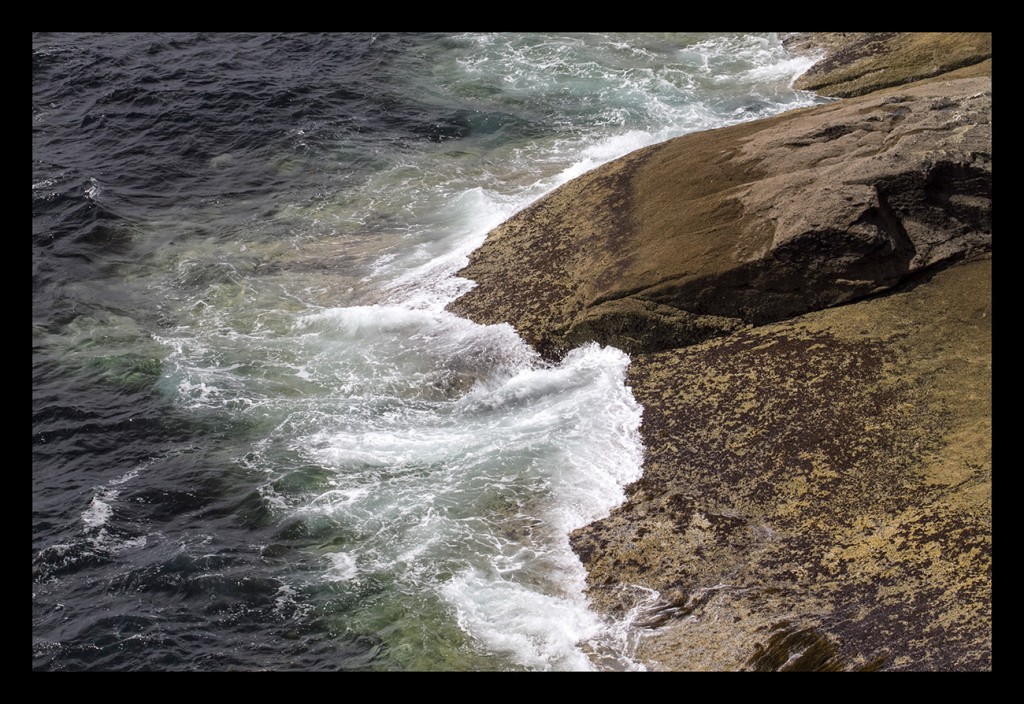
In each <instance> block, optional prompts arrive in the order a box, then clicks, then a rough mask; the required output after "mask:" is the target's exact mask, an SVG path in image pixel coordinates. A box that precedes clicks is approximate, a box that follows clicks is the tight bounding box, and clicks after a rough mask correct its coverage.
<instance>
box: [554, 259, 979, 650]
mask: <svg viewBox="0 0 1024 704" xmlns="http://www.w3.org/2000/svg"><path fill="white" fill-rule="evenodd" d="M990 287H991V264H990V262H989V261H981V262H975V263H971V264H965V265H961V266H957V267H953V268H951V269H948V270H945V271H943V272H941V273H939V274H937V275H935V276H934V278H931V279H930V280H926V281H923V282H921V283H919V284H917V285H915V286H913V287H906V289H905V290H901V291H899V292H897V293H893V294H891V295H888V296H885V297H881V298H876V299H873V300H869V301H862V302H859V303H855V304H852V305H848V306H842V307H839V308H833V309H830V310H826V311H820V312H817V313H810V314H807V315H804V316H801V317H799V318H794V319H792V320H788V321H783V322H779V323H774V324H771V325H766V326H763V327H760V328H755V329H750V330H745V331H742V332H739V333H736V334H733V335H731V336H728V337H724V338H720V339H716V340H711V341H707V342H704V343H701V344H699V345H694V346H691V347H687V348H685V349H679V350H672V351H668V352H662V353H657V354H644V355H636V356H634V357H633V361H632V364H631V366H630V378H629V384H630V385H631V387H632V388H633V392H634V394H635V396H636V398H637V400H638V401H640V403H642V404H643V406H644V409H645V410H644V419H643V428H642V433H643V436H644V440H645V443H646V446H647V457H646V461H645V468H644V476H643V478H642V479H641V480H639V481H638V482H636V483H635V484H634V485H633V486H631V487H630V490H629V498H628V501H627V503H626V504H624V505H623V506H621V507H620V508H618V509H616V510H615V511H613V512H612V515H611V516H610V517H608V518H607V519H604V520H601V521H598V522H596V523H594V524H592V525H590V526H587V527H585V528H582V529H580V530H578V531H576V533H575V534H574V535H573V536H572V543H573V546H574V548H575V549H576V551H577V552H578V553H579V555H580V556H581V558H582V560H583V562H584V564H585V565H586V567H587V570H588V573H589V579H588V581H589V584H590V585H591V586H590V595H591V598H592V600H593V602H594V604H595V605H596V606H598V607H599V608H601V609H604V610H607V611H611V612H616V613H620V614H621V613H625V612H626V611H627V610H629V609H631V608H634V607H638V606H640V607H641V608H642V610H643V615H642V616H641V618H640V623H641V624H644V623H646V625H648V626H649V627H651V634H650V635H649V636H648V637H647V638H646V639H644V641H643V642H642V645H641V647H640V651H639V654H640V655H641V656H642V657H643V659H644V660H645V661H647V662H648V663H650V665H651V666H652V667H653V668H654V669H671V670H705V669H710V670H736V669H878V668H881V669H893V670H983V669H990V668H991V666H992V662H991V658H992V582H991V579H992V575H991V569H992V537H991V531H992V524H991V521H992V514H991V491H992V487H991V480H992V475H991V447H992V446H991V432H992V431H991V413H992V408H991V391H992V388H991V382H992V367H991V363H992V357H991V354H992V353H991V321H992V312H991V288H990ZM650 589H653V590H657V592H658V593H659V594H660V597H659V600H658V601H656V602H654V603H650V602H649V600H648V599H649V592H647V591H645V590H650Z"/></svg>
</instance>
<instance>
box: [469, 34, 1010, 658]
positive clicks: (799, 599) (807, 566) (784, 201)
mask: <svg viewBox="0 0 1024 704" xmlns="http://www.w3.org/2000/svg"><path fill="white" fill-rule="evenodd" d="M928 37H931V39H928ZM835 38H836V37H835V36H832V37H825V38H823V39H822V38H821V37H819V38H818V39H822V41H824V42H825V43H828V42H833V41H834V40H835ZM800 41H805V42H808V41H816V40H815V39H814V38H813V37H812V38H811V40H807V39H806V38H802V39H800ZM844 41H846V45H845V46H837V47H833V53H832V56H831V63H829V61H828V60H827V61H826V62H825V65H824V68H823V70H819V71H818V72H817V73H816V75H817V76H818V78H816V80H826V81H830V83H829V85H832V86H840V85H846V87H845V88H838V89H837V90H841V91H852V92H849V93H835V94H837V95H839V94H851V95H854V94H859V93H861V92H864V91H865V90H873V87H879V86H887V87H885V88H884V89H883V90H873V92H868V93H866V94H864V95H860V97H855V98H849V99H844V100H841V101H838V102H835V103H830V104H826V105H821V106H817V107H813V108H807V109H803V110H797V111H793V112H790V113H787V114H784V115H780V116H778V117H775V118H771V119H768V120H762V121H757V122H752V123H746V124H742V125H737V126H733V127H728V128H724V129H720V130H713V131H709V132H704V133H699V134H693V135H687V136H684V137H680V138H678V139H675V140H671V141H669V142H665V143H663V144H659V145H655V146H652V147H648V148H646V149H643V150H640V151H638V152H635V153H633V154H630V155H628V156H626V157H624V158H622V159H619V160H617V161H615V162H612V163H610V164H606V165H605V166H602V167H600V168H598V169H596V170H594V171H592V172H590V173H588V174H585V175H584V176H581V177H580V178H578V179H576V180H574V181H572V182H570V183H568V184H566V185H565V186H563V187H562V188H560V189H558V190H557V191H555V192H553V193H552V194H550V195H549V196H548V197H546V198H544V199H542V200H540V201H538V202H537V203H535V204H534V205H532V206H531V207H529V208H527V209H526V210H524V211H523V212H521V213H520V214H518V215H516V216H515V217H513V218H512V219H510V220H509V221H507V222H506V223H504V224H503V225H501V226H499V227H498V228H497V229H495V230H494V231H493V232H492V233H491V234H490V235H489V236H488V239H487V241H486V242H485V244H484V246H483V247H482V248H481V249H480V250H478V251H477V252H476V253H475V254H474V255H473V256H472V257H471V261H470V264H469V266H468V267H467V268H466V269H465V270H464V272H463V275H465V276H467V277H468V278H471V279H473V280H475V281H476V282H477V284H478V285H477V287H476V288H475V289H473V290H472V291H470V292H469V293H468V294H466V295H465V296H464V297H462V298H460V299H459V300H457V301H455V302H454V303H453V304H452V306H451V308H452V309H453V310H455V311H456V312H458V313H460V314H462V315H466V316H468V317H471V318H473V319H475V320H477V321H479V322H485V323H494V322H510V323H512V324H513V325H514V326H515V327H516V328H517V329H518V330H519V332H520V334H521V335H522V336H523V337H524V338H525V339H526V340H527V341H528V342H530V343H531V344H533V345H534V346H535V347H536V348H537V349H538V350H539V351H541V353H542V354H544V355H545V356H547V357H549V358H557V357H559V356H560V355H561V354H562V353H563V352H564V351H566V350H567V349H569V348H571V347H573V346H575V345H577V344H580V343H582V342H585V341H589V340H596V341H598V342H601V343H603V344H613V345H616V346H618V347H621V348H623V349H625V350H627V351H629V352H630V353H631V360H632V361H631V365H630V372H629V383H630V385H631V387H632V388H633V392H634V394H635V396H636V397H637V399H638V401H640V403H642V404H643V406H644V418H643V425H642V428H641V433H642V435H643V439H644V443H645V447H646V458H645V467H644V476H643V478H642V479H640V480H639V481H637V482H636V483H634V484H633V485H631V486H630V487H628V492H627V493H628V498H627V501H626V503H625V504H623V505H622V506H620V507H618V508H616V509H615V510H614V511H613V512H612V514H611V515H610V516H609V517H607V518H605V519H603V520H600V521H597V522H596V523H594V524H591V525H590V526H587V527H584V528H582V529H580V530H578V531H576V532H575V533H574V534H573V535H572V537H571V540H572V544H573V546H574V548H575V549H576V551H577V553H578V554H579V555H580V558H581V560H582V561H583V563H584V565H585V566H586V567H587V569H588V575H589V576H588V584H589V594H590V597H591V599H592V602H593V604H594V606H595V607H596V608H598V609H601V610H604V611H607V612H609V613H616V614H620V615H621V614H624V613H627V612H631V613H636V612H637V611H639V612H640V616H639V619H638V621H637V624H638V625H639V626H641V628H642V629H644V630H645V631H646V633H647V635H646V637H645V638H643V639H642V641H641V643H640V646H639V650H638V654H639V656H640V657H641V658H642V659H643V660H644V661H645V662H647V663H648V664H649V666H650V667H651V668H652V669H667V670H737V669H750V670H800V669H812V670H874V669H887V670H989V669H991V656H992V605H991V597H992V585H991V567H992V536H991V526H992V523H991V519H992V516H991V413H992V410H991V380H992V379H991V320H992V313H991V184H992V176H991V173H992V172H991V76H990V70H991V59H990V58H987V57H986V56H984V53H985V51H988V52H989V55H990V52H991V36H990V35H983V36H980V37H979V36H978V35H946V34H939V35H885V36H879V35H872V36H870V37H868V36H864V35H845V40H844ZM929 41H930V42H931V44H929ZM951 47H960V48H963V47H968V48H969V49H970V51H967V50H966V49H965V50H964V51H963V52H962V54H963V55H957V54H956V52H955V51H954V49H953V48H951ZM979 47H980V48H979ZM986 47H987V49H986ZM844 51H845V52H846V53H845V54H844V53H843V52H844ZM887 52H888V54H887ZM972 52H973V53H972ZM893 54H895V57H894V56H893ZM968 54H969V55H970V56H971V57H973V58H969V59H965V58H964V56H965V55H968ZM887 55H888V58H887ZM844 56H845V58H842V57H844ZM836 57H840V58H836ZM915 57H916V58H915ZM922 57H924V59H922ZM979 57H980V58H979ZM939 58H942V61H938V59H939ZM858 62H860V63H858ZM872 62H873V63H872ZM868 64H871V65H874V66H875V67H876V68H877V67H878V66H883V69H881V70H868V69H865V68H864V67H865V66H866V65H868ZM851 66H852V67H855V69H856V70H853V69H851V70H850V71H846V74H843V72H844V71H845V70H846V68H849V67H851ZM885 66H888V67H889V68H888V69H886V68H885ZM937 66H938V68H936V67H937ZM893 67H896V68H893ZM950 69H952V70H950ZM942 70H947V71H949V72H947V73H941V75H937V74H939V73H940V71H942ZM887 71H888V73H887ZM811 73H812V74H813V73H815V72H814V71H812V72H811ZM840 74H843V75H845V76H846V77H845V78H842V80H839V79H836V78H835V77H836V76H840ZM822 76H824V77H825V78H822ZM828 76H832V78H828ZM850 76H853V78H851V77H850ZM922 76H924V77H926V79H925V80H923V81H917V82H912V83H906V81H908V80H913V79H916V78H919V77H922ZM865 77H870V79H871V80H870V82H866V81H865V80H864V79H865ZM869 83H870V87H867V88H865V86H868V85H869ZM847 84H850V85H847ZM852 84H856V85H852ZM851 86H852V87H851ZM652 595H655V597H654V598H653V599H652Z"/></svg>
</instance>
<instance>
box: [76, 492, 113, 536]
mask: <svg viewBox="0 0 1024 704" xmlns="http://www.w3.org/2000/svg"><path fill="white" fill-rule="evenodd" d="M116 495H117V494H116V492H114V496H116ZM104 498H106V499H108V500H109V499H111V498H113V497H111V496H109V495H105V496H104ZM113 514H114V509H112V508H111V507H110V504H109V503H107V501H104V500H103V499H101V498H100V497H98V496H94V497H93V498H92V502H90V504H89V508H87V509H86V510H85V511H83V512H82V523H84V524H85V528H86V530H98V529H100V528H102V527H103V526H105V525H106V524H107V521H109V520H110V517H111V516H112V515H113Z"/></svg>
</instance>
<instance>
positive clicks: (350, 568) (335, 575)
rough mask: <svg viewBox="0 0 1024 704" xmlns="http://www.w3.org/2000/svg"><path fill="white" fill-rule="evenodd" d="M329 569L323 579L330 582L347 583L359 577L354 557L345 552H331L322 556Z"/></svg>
mask: <svg viewBox="0 0 1024 704" xmlns="http://www.w3.org/2000/svg"><path fill="white" fill-rule="evenodd" d="M324 558H325V559H326V560H327V561H328V563H330V567H329V568H328V569H327V571H326V572H325V573H324V577H325V578H326V579H328V580H330V581H332V582H349V581H351V580H353V579H355V578H356V577H358V576H359V568H358V566H357V565H356V557H355V555H353V554H351V553H347V552H332V553H328V554H326V555H324Z"/></svg>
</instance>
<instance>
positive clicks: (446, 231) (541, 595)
mask: <svg viewBox="0 0 1024 704" xmlns="http://www.w3.org/2000/svg"><path fill="white" fill-rule="evenodd" d="M32 52H33V55H32V74H33V75H32V86H33V88H32V92H33V100H32V146H33V153H32V216H33V218H32V222H33V232H32V326H33V327H32V334H33V339H32V342H33V352H32V392H33V398H32V581H33V584H32V594H33V596H32V628H33V632H32V663H33V669H35V670H339V669H340V670H385V671H387V670H549V669H571V670H584V669H642V665H641V664H639V663H636V662H634V661H633V660H632V658H631V655H630V654H631V652H632V647H633V645H634V644H635V642H636V638H638V637H641V634H639V633H637V632H635V631H634V630H633V629H632V628H631V626H630V621H629V619H628V618H627V619H625V620H619V621H617V622H613V621H609V620H607V619H605V618H603V617H600V616H598V615H597V614H594V613H592V612H591V611H590V610H589V609H588V607H587V603H586V596H585V593H584V591H583V579H584V574H583V572H582V568H581V567H580V565H579V563H578V560H577V559H576V558H575V556H574V555H573V554H572V552H571V550H570V549H569V547H568V541H567V534H568V532H569V530H571V529H572V528H574V527H576V526H578V525H582V524H584V523H586V522H588V521H590V520H593V519H594V518H596V517H598V516H600V515H602V514H603V513H604V512H607V510H608V509H609V508H610V507H611V506H613V505H614V504H615V503H616V502H618V501H620V500H621V498H622V487H623V485H624V484H625V483H627V482H629V481H631V480H633V479H635V478H637V476H639V472H640V466H641V462H642V447H640V444H639V438H638V436H637V434H636V429H637V425H638V423H639V418H640V409H639V407H638V406H636V404H635V402H634V401H633V400H632V396H631V394H630V393H629V390H628V389H627V388H626V387H625V386H624V384H623V379H624V373H625V367H626V364H627V363H628V359H627V358H626V356H625V355H624V354H622V353H621V352H619V351H617V350H614V349H610V348H606V349H601V348H598V347H596V346H587V347H584V348H581V349H579V350H577V351H575V352H574V353H573V354H571V355H570V356H569V357H568V358H567V359H566V361H565V362H563V363H562V364H560V365H548V364H545V363H543V362H542V361H541V360H539V359H538V358H537V356H536V355H535V354H534V353H533V352H532V351H531V350H529V349H528V348H527V347H526V346H525V345H524V344H523V343H522V342H521V341H520V340H519V339H518V337H517V336H516V335H515V333H514V331H513V330H512V329H511V328H509V327H508V326H491V327H484V326H478V325H475V324H473V323H471V322H469V321H465V320H462V319H459V318H456V317H455V316H452V315H450V314H448V313H446V312H445V311H444V306H445V304H446V303H447V302H449V301H450V300H452V299H453V298H454V297H455V296H457V295H459V294H460V293H461V292H463V291H465V290H466V289H467V287H468V286H471V285H472V284H471V283H470V282H467V281H464V280H462V279H459V278H458V277H457V276H455V272H457V270H458V269H459V268H460V267H461V266H462V264H463V263H464V262H465V257H466V255H467V254H468V253H469V252H470V251H472V249H473V248H475V247H477V246H479V244H480V243H481V242H482V241H483V238H484V236H485V235H486V232H487V231H488V230H489V229H490V228H491V227H493V226H494V225H496V224H498V223H499V222H501V221H502V220H503V219H504V218H506V217H508V216H509V215H511V214H512V213H514V212H515V211H516V210H518V209H519V208H522V207H523V206H525V205H526V204H528V203H529V202H531V201H532V200H533V199H535V198H537V197H539V196H540V195H542V194H543V193H545V192H547V191H549V190H550V189H552V188H554V187H555V186H557V185H559V184H560V183H563V182H565V181H566V180H568V179H569V178H572V177H573V176H575V175H577V174H579V173H582V172H583V171H585V170H587V169H589V168H592V167H593V166H596V165H597V164H600V163H602V162H604V161H607V160H609V159H612V158H615V157H617V156H620V155H622V154H624V153H626V152H628V151H630V150H632V149H635V148H638V147H640V146H644V145H646V144H650V143H653V142H656V141H659V140H662V139H667V138H669V137H671V136H675V135H677V134H682V133H684V132H688V131H693V130H697V129H707V128H710V127H716V126H720V125H724V124H730V123H732V122H736V121H740V120H746V119H753V118H756V117H761V116H766V115H770V114H774V113H776V112H779V111H781V110H784V109H787V108H790V107H796V106H800V105H806V104H810V103H812V102H814V101H815V98H814V97H813V96H809V95H806V94H803V93H799V92H796V91H793V90H791V89H790V88H789V83H790V82H791V80H792V78H793V77H794V76H795V75H796V74H797V73H799V71H800V70H802V69H803V68H806V66H807V63H808V62H807V61H806V60H797V59H793V58H792V57H789V56H787V55H786V53H785V51H784V50H783V49H782V47H781V45H780V43H779V41H778V38H777V37H775V36H774V35H696V34H574V35H536V34H512V33H506V34H461V35H453V36H448V35H441V34H202V33H197V34H64V33H60V34H48V33H39V34H35V35H34V36H33V46H32Z"/></svg>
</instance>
